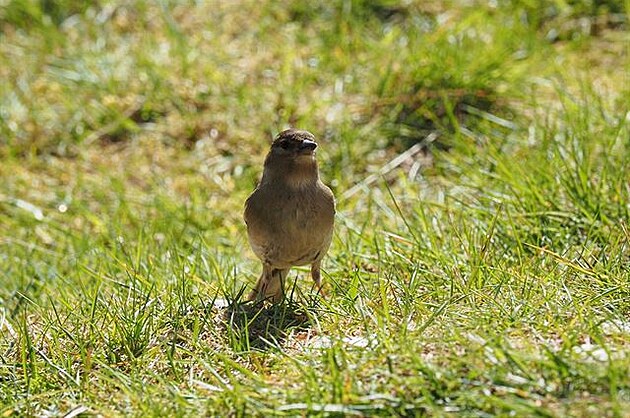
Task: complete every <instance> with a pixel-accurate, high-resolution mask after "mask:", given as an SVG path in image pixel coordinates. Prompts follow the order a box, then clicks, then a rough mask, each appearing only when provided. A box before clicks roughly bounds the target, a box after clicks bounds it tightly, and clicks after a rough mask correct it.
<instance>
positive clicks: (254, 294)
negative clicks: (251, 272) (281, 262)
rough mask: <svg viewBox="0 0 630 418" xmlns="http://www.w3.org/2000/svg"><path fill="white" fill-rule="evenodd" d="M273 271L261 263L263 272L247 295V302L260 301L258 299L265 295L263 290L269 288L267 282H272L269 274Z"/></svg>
mask: <svg viewBox="0 0 630 418" xmlns="http://www.w3.org/2000/svg"><path fill="white" fill-rule="evenodd" d="M272 271H273V269H272V268H271V266H270V265H268V264H264V263H263V271H262V273H261V274H260V277H259V278H258V281H257V282H256V285H255V286H254V289H252V291H251V292H249V294H248V295H247V300H248V301H253V300H260V297H261V296H262V295H264V294H265V289H266V288H267V287H268V286H269V282H270V281H271V280H272V277H271V274H272Z"/></svg>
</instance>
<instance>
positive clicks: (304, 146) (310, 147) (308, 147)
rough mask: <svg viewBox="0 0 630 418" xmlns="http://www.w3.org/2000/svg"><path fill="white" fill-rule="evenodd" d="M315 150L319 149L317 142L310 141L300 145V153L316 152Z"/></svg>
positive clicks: (307, 140)
mask: <svg viewBox="0 0 630 418" xmlns="http://www.w3.org/2000/svg"><path fill="white" fill-rule="evenodd" d="M315 148H317V142H315V141H311V140H309V139H305V140H303V141H302V143H301V144H300V151H302V152H305V151H314V150H315Z"/></svg>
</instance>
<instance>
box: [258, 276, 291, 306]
mask: <svg viewBox="0 0 630 418" xmlns="http://www.w3.org/2000/svg"><path fill="white" fill-rule="evenodd" d="M271 274H272V279H271V281H270V282H269V284H268V285H267V288H266V289H265V293H264V294H265V299H270V300H271V302H272V303H280V302H282V300H283V299H284V281H285V279H286V277H287V275H288V274H289V269H273V271H272V273H271Z"/></svg>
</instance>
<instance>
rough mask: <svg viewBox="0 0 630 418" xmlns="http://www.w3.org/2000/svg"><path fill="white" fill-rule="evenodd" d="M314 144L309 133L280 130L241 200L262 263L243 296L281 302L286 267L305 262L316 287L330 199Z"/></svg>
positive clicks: (331, 213)
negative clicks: (257, 177) (257, 176)
mask: <svg viewBox="0 0 630 418" xmlns="http://www.w3.org/2000/svg"><path fill="white" fill-rule="evenodd" d="M315 148H317V143H316V142H315V137H314V136H313V134H311V133H310V132H307V131H300V130H297V129H288V130H286V131H283V132H280V134H279V135H278V136H277V137H276V139H275V140H274V141H273V144H272V145H271V150H270V151H269V154H267V157H266V158H265V165H264V170H263V175H262V179H261V180H260V183H259V184H258V187H256V190H254V192H253V193H252V194H251V195H250V196H249V198H248V199H247V201H246V202H245V223H246V224H247V234H248V236H249V243H250V245H251V246H252V249H253V250H254V253H255V254H256V256H258V258H260V260H261V261H262V263H263V271H262V274H261V275H260V278H259V279H258V282H257V283H256V287H255V288H254V290H252V291H251V292H250V293H249V296H248V297H247V299H248V300H265V299H269V300H271V301H272V302H273V303H278V302H280V301H282V299H283V298H284V281H285V278H286V277H287V274H288V273H289V269H291V267H293V266H303V265H306V264H310V265H311V276H312V277H313V280H314V281H315V284H316V285H317V287H318V289H319V290H321V274H320V265H321V261H322V258H324V255H326V252H327V251H328V247H329V246H330V241H331V240H332V233H333V224H334V218H335V197H334V196H333V194H332V191H331V190H330V189H329V188H328V187H327V186H326V185H324V183H322V182H321V180H320V179H319V171H318V168H317V160H316V159H315Z"/></svg>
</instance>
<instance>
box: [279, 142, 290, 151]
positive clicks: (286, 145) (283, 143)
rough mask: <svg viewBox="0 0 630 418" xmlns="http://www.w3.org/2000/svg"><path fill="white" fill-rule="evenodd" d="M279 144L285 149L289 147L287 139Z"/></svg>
mask: <svg viewBox="0 0 630 418" xmlns="http://www.w3.org/2000/svg"><path fill="white" fill-rule="evenodd" d="M280 146H281V147H282V149H287V148H289V143H288V142H287V141H283V142H281V143H280Z"/></svg>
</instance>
